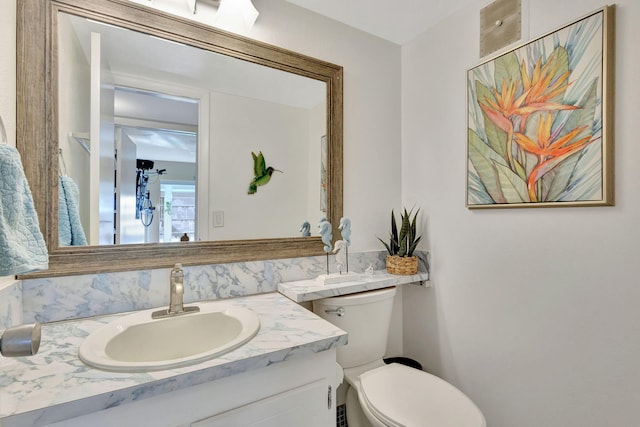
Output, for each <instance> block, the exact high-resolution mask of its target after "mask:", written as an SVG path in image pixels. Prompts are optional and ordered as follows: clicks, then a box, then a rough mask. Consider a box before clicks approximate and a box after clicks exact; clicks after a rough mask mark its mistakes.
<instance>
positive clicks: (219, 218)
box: [213, 211, 224, 227]
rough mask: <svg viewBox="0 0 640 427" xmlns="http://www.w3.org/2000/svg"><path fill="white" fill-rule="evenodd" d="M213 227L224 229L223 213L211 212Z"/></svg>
mask: <svg viewBox="0 0 640 427" xmlns="http://www.w3.org/2000/svg"><path fill="white" fill-rule="evenodd" d="M213 226H214V227H224V211H213Z"/></svg>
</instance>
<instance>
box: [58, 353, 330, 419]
mask: <svg viewBox="0 0 640 427" xmlns="http://www.w3.org/2000/svg"><path fill="white" fill-rule="evenodd" d="M336 381H337V380H336V354H335V349H329V350H326V351H321V352H319V353H309V355H296V356H295V357H293V358H290V359H289V360H285V361H283V362H278V363H273V364H271V365H269V366H266V367H264V368H260V369H256V370H249V371H246V372H243V373H240V374H236V375H232V376H229V377H225V378H221V379H218V380H215V381H210V382H207V383H204V384H199V385H196V386H191V387H187V388H183V389H180V390H175V391H168V392H167V393H164V394H160V395H156V396H154V397H150V398H147V399H142V400H140V401H134V402H131V403H127V404H123V405H120V406H115V407H112V408H109V409H104V410H101V411H98V412H94V413H90V414H86V415H82V416H80V417H75V418H71V419H66V420H62V421H58V422H55V423H51V424H47V425H48V426H51V427H54V426H55V427H63V426H64V427H86V426H91V427H116V426H117V427H129V426H154V427H169V426H171V427H176V426H181V427H182V426H185V427H186V426H192V427H222V426H224V427H233V426H237V427H247V426H255V427H295V426H305V427H329V426H332V427H333V426H335V423H336V408H335V389H336V386H337V385H336V384H335V383H336ZM149 386H150V387H153V384H150V385H149ZM58 419H59V418H58Z"/></svg>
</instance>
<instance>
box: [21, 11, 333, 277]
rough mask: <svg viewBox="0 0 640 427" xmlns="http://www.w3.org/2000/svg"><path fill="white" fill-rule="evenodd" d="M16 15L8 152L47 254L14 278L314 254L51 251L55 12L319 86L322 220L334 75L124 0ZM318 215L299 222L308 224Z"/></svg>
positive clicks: (261, 249) (55, 245)
mask: <svg viewBox="0 0 640 427" xmlns="http://www.w3.org/2000/svg"><path fill="white" fill-rule="evenodd" d="M17 7H18V10H17V17H18V22H17V64H18V68H17V135H16V136H17V141H16V143H17V147H18V150H19V151H20V153H21V155H22V158H23V163H24V167H25V174H26V176H27V179H28V180H29V184H30V186H31V190H32V193H33V195H34V202H35V205H36V210H37V211H38V216H39V221H40V227H41V229H42V231H43V234H44V236H45V240H46V241H47V246H48V250H49V258H50V263H49V270H46V271H42V272H37V273H31V274H29V275H26V276H23V278H35V277H50V276H62V275H75V274H92V273H99V272H107V271H126V270H138V269H151V268H164V267H170V266H172V265H173V264H174V263H176V262H181V263H183V264H184V265H203V264H216V263H229V262H240V261H256V260H263V259H278V258H294V257H302V256H314V255H321V254H323V253H324V252H323V250H322V247H323V245H322V243H321V241H320V238H319V237H315V236H312V237H275V238H251V237H249V238H242V239H236V240H214V241H192V242H188V243H183V242H177V243H173V242H171V243H142V244H120V245H117V246H113V245H112V246H98V245H89V246H60V245H59V230H58V207H59V206H58V176H59V174H60V163H59V157H58V154H59V151H58V150H59V147H60V145H59V143H60V136H59V133H60V132H59V116H60V111H59V100H60V94H59V88H60V85H59V67H60V64H59V57H58V53H59V50H60V46H59V45H58V43H59V42H58V25H59V21H60V19H59V17H60V14H69V15H73V16H77V17H83V18H87V19H89V20H94V21H99V22H101V23H104V24H106V25H113V26H118V27H122V28H125V29H128V30H133V31H135V32H139V33H144V34H148V35H150V36H152V37H157V38H162V39H165V40H168V41H170V42H175V43H179V44H182V45H187V46H192V47H195V48H198V49H202V50H206V51H209V52H213V53H216V54H221V55H224V56H226V57H232V58H237V59H239V60H242V61H247V62H250V63H253V64H257V65H260V66H265V67H269V68H270V69H274V70H280V71H283V72H286V73H291V74H294V75H297V76H302V77H306V78H310V79H313V80H317V81H319V82H323V83H324V84H326V114H325V117H326V140H327V152H326V185H327V196H326V217H327V219H328V220H329V221H330V222H331V223H332V225H333V228H334V231H333V235H334V236H336V235H337V234H338V230H337V226H338V224H339V220H340V218H341V217H342V210H343V209H342V206H343V205H342V203H343V201H342V188H343V177H342V161H343V160H342V144H343V99H342V96H343V94H342V93H343V80H342V76H343V70H342V67H340V66H337V65H334V64H331V63H327V62H325V61H321V60H317V59H314V58H311V57H308V56H305V55H301V54H298V53H296V52H292V51H288V50H285V49H281V48H279V47H276V46H272V45H268V44H265V43H262V42H258V41H255V40H252V39H248V38H245V37H241V36H238V35H235V34H232V33H227V32H224V31H221V30H217V29H215V28H212V27H209V26H205V25H203V24H199V23H197V22H193V21H190V20H186V19H183V18H180V17H176V16H174V15H169V14H167V13H164V12H161V11H158V10H156V9H152V8H149V7H146V6H143V5H139V4H137V3H132V2H127V1H124V0H24V1H20V2H18V5H17ZM319 219H320V218H308V221H309V222H311V224H312V227H314V226H315V225H316V224H315V222H316V221H318V220H319Z"/></svg>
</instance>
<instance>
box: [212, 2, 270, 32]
mask: <svg viewBox="0 0 640 427" xmlns="http://www.w3.org/2000/svg"><path fill="white" fill-rule="evenodd" d="M258 15H259V12H258V11H257V10H256V8H255V7H254V6H253V3H251V0H221V1H220V7H219V8H218V13H216V16H215V18H214V21H213V25H215V26H216V27H219V28H222V29H223V30H227V31H231V32H234V33H237V34H244V35H246V34H248V33H249V31H251V28H253V24H254V23H255V22H256V19H257V18H258Z"/></svg>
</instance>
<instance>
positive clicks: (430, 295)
mask: <svg viewBox="0 0 640 427" xmlns="http://www.w3.org/2000/svg"><path fill="white" fill-rule="evenodd" d="M486 3H487V2H484V4H486ZM616 3H617V13H616V15H617V60H616V69H617V70H616V88H617V91H616V102H615V110H616V119H615V122H616V129H615V133H616V138H615V139H616V143H615V150H616V160H615V169H616V206H615V207H600V208H563V209H524V210H522V209H521V210H507V209H504V210H490V211H477V210H475V211H470V210H468V209H466V208H465V196H464V192H465V180H466V160H465V159H466V146H465V144H466V98H465V95H466V93H465V89H466V87H465V84H466V83H465V71H466V70H467V69H468V68H471V67H473V66H474V65H476V64H477V63H479V57H478V55H479V54H478V33H479V23H478V21H479V9H480V7H481V6H483V4H474V5H472V6H468V7H466V8H465V9H463V10H461V11H460V12H458V13H456V14H455V15H454V16H452V17H450V18H449V19H446V20H445V21H443V22H441V23H440V24H439V25H437V26H436V27H435V28H433V29H432V30H430V31H428V32H426V33H424V34H423V35H421V36H420V37H418V38H417V39H415V40H414V41H412V42H411V43H409V44H407V45H406V46H404V47H403V49H402V95H403V98H402V200H403V202H404V203H405V204H413V203H416V205H417V206H420V207H421V208H422V209H423V212H424V213H425V214H426V223H427V238H428V247H429V248H430V249H431V250H432V262H433V266H434V269H433V275H432V278H433V283H434V288H433V289H430V290H425V289H416V288H409V289H408V290H406V291H405V295H404V296H405V298H404V309H405V311H404V327H405V328H404V332H405V334H404V344H405V350H406V353H407V354H408V355H409V356H413V357H415V358H417V359H419V360H421V361H422V362H423V364H424V365H425V366H426V368H427V369H429V370H431V371H433V372H434V373H436V374H439V375H442V376H444V378H446V379H448V380H450V381H451V382H453V383H454V384H456V385H458V386H460V387H461V388H462V389H463V390H464V391H465V392H466V393H468V394H469V395H470V397H471V398H472V399H473V400H474V401H475V402H476V403H477V404H478V405H479V406H480V407H481V409H482V410H483V412H484V413H485V415H486V417H487V421H488V425H489V426H491V427H534V426H535V427H538V426H545V427H602V426H615V427H632V426H638V425H640V412H638V409H637V405H638V402H640V314H639V313H640V310H639V309H638V304H639V301H640V286H638V276H640V263H638V255H640V251H639V250H638V249H637V242H638V240H639V239H640V226H639V225H638V223H639V222H638V218H639V215H638V212H640V191H639V187H638V182H640V169H639V168H638V167H637V166H636V162H637V159H638V158H640V145H639V144H638V138H637V133H636V129H637V122H638V113H639V111H640V83H639V82H638V68H639V67H640V50H638V47H637V43H638V40H640V29H639V28H638V25H637V22H638V20H640V3H639V2H638V1H637V0H621V1H618V2H616ZM602 5H603V3H602V2H601V1H599V0H565V1H562V2H558V1H555V0H531V1H530V2H529V8H530V10H529V11H526V10H525V19H527V18H526V17H527V12H528V19H529V21H528V24H529V31H530V36H531V37H534V36H538V35H541V34H544V33H547V32H549V31H551V30H554V29H555V28H557V27H559V26H561V25H563V24H564V23H567V22H570V21H573V20H575V19H578V18H580V17H582V16H583V15H585V14H586V13H588V12H591V11H593V10H596V9H598V8H600V7H602Z"/></svg>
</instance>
